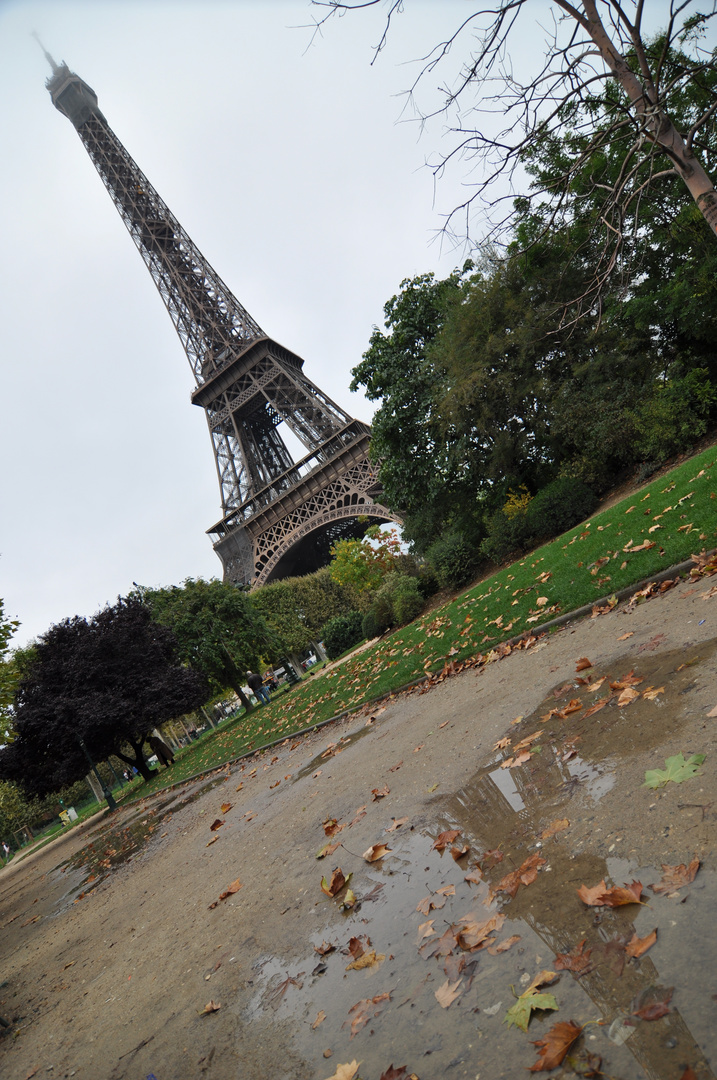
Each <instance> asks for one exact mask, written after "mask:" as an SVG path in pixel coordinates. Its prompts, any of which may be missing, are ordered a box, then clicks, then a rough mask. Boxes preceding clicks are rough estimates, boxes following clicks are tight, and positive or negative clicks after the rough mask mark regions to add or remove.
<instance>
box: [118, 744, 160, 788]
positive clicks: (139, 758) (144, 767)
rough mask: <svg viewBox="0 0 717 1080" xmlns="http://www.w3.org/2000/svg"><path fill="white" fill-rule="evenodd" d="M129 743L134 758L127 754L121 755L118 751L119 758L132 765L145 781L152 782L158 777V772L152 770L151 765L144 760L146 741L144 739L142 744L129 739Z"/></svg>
mask: <svg viewBox="0 0 717 1080" xmlns="http://www.w3.org/2000/svg"><path fill="white" fill-rule="evenodd" d="M127 742H128V743H129V745H130V746H131V747H132V749H133V750H134V753H135V756H134V758H131V757H129V756H128V755H127V754H123V753H121V752H120V751H119V750H118V751H117V757H118V758H121V759H122V761H126V762H127V764H128V765H131V766H132V768H134V769H136V770H137V772H138V773H139V775H140V776H141V777H142V779H143V780H147V781H150V780H151V779H152V777H153V776H156V775H157V770H156V769H150V767H149V765H148V764H147V762H146V761H145V760H144V754H143V753H142V744H143V743H144V739H142V742H140V743H135V742H132V740H131V739H128V740H127Z"/></svg>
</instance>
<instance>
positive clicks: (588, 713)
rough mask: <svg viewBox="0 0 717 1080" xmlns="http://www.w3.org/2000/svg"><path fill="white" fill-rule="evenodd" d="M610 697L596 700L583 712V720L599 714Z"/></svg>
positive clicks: (609, 695) (610, 695)
mask: <svg viewBox="0 0 717 1080" xmlns="http://www.w3.org/2000/svg"><path fill="white" fill-rule="evenodd" d="M611 697H612V694H608V695H607V697H604V698H598V700H597V701H596V702H595V704H594V705H591V706H590V708H589V709H586V710H585V712H584V713H583V720H587V718H588V717H589V716H594V714H595V713H596V712H600V710H601V709H604V708H605V706H606V705H607V703H608V701H610V699H611Z"/></svg>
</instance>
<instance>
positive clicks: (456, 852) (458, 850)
mask: <svg viewBox="0 0 717 1080" xmlns="http://www.w3.org/2000/svg"><path fill="white" fill-rule="evenodd" d="M470 850H471V849H470V848H469V847H468V844H461V845H460V846H456V847H452V848H451V855H452V856H453V858H454V859H455V861H456V862H458V860H459V859H462V858H464V857H465V856H466V855H468V854H469V853H470Z"/></svg>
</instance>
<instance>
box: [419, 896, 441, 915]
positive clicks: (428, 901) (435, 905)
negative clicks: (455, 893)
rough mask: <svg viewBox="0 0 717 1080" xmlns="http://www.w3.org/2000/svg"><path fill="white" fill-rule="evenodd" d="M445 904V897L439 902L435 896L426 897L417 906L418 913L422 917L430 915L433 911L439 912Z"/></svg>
mask: <svg viewBox="0 0 717 1080" xmlns="http://www.w3.org/2000/svg"><path fill="white" fill-rule="evenodd" d="M445 902H446V897H445V896H442V897H441V898H440V899H439V900H436V899H435V896H425V897H424V898H423V900H421V902H420V903H419V904H416V911H420V912H421V914H422V915H428V914H429V912H431V911H439V910H440V909H441V908H442V907H443V905H444V904H445Z"/></svg>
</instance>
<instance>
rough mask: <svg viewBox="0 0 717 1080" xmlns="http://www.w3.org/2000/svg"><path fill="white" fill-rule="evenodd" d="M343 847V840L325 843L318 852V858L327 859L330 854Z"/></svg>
mask: <svg viewBox="0 0 717 1080" xmlns="http://www.w3.org/2000/svg"><path fill="white" fill-rule="evenodd" d="M340 847H341V841H340V840H337V841H336V843H335V844H324V846H323V847H322V849H321V851H320V852H319V853H318V854H317V856H316V858H317V859H325V858H326V857H327V856H328V855H333V853H334V852H335V851H336V850H337V849H338V848H340Z"/></svg>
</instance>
